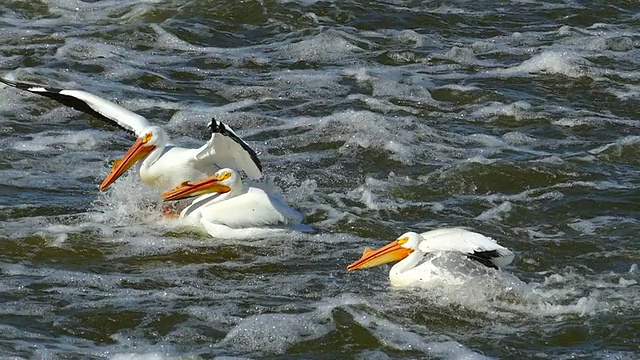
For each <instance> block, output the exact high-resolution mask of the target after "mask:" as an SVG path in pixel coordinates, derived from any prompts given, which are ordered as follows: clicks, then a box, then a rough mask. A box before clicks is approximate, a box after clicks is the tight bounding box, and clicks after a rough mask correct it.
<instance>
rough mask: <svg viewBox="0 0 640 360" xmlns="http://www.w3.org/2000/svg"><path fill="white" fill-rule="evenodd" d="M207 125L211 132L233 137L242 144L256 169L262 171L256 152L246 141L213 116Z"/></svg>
mask: <svg viewBox="0 0 640 360" xmlns="http://www.w3.org/2000/svg"><path fill="white" fill-rule="evenodd" d="M208 127H209V130H211V133H212V134H213V133H218V134H222V135H224V136H228V137H230V138H231V139H233V141H235V142H236V143H238V144H240V146H242V148H243V149H244V150H245V151H246V152H248V153H249V156H250V157H251V160H253V162H254V163H255V164H256V166H257V167H258V170H260V172H262V163H261V162H260V159H258V154H256V152H255V151H253V149H252V148H251V147H250V146H249V145H247V143H246V142H244V140H242V139H240V138H239V137H238V136H237V135H236V134H234V133H232V132H231V131H228V130H227V127H226V126H225V124H224V123H223V122H221V121H218V120H216V119H215V118H212V119H211V122H210V123H209V126H208Z"/></svg>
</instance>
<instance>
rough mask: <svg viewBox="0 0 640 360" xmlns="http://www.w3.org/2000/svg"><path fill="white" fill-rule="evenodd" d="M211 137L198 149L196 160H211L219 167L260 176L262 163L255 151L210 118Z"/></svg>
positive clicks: (229, 129) (255, 176)
mask: <svg viewBox="0 0 640 360" xmlns="http://www.w3.org/2000/svg"><path fill="white" fill-rule="evenodd" d="M209 129H210V130H211V139H210V140H209V141H207V143H206V144H204V145H203V146H202V147H200V148H199V149H198V153H197V155H196V160H198V161H206V162H213V163H215V164H216V165H217V166H218V167H219V168H231V169H234V170H236V171H239V170H243V171H244V172H245V173H246V174H247V176H249V177H250V178H253V179H259V178H261V177H262V164H261V163H260V159H258V155H257V154H256V152H255V151H254V150H253V149H252V148H251V147H250V146H249V145H248V144H247V143H246V142H244V140H242V139H241V138H240V137H239V136H238V135H236V133H235V132H234V131H233V130H232V129H231V128H230V127H229V126H228V125H225V124H224V123H222V122H220V121H217V120H216V119H211V123H210V124H209Z"/></svg>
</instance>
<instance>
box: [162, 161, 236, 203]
mask: <svg viewBox="0 0 640 360" xmlns="http://www.w3.org/2000/svg"><path fill="white" fill-rule="evenodd" d="M241 187H242V182H240V177H239V176H238V174H237V173H236V172H235V171H233V170H232V169H220V170H218V171H217V172H216V173H215V174H213V175H212V176H210V177H208V178H206V179H203V180H200V181H196V182H194V183H190V182H188V181H185V182H183V183H182V184H180V185H179V186H178V187H176V188H174V189H173V190H169V191H167V192H165V193H163V194H162V196H163V197H164V200H163V201H171V200H178V199H184V198H188V197H193V196H199V195H203V194H208V193H219V194H224V193H228V192H230V191H232V190H236V189H241Z"/></svg>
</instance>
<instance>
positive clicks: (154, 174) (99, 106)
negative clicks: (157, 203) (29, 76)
mask: <svg viewBox="0 0 640 360" xmlns="http://www.w3.org/2000/svg"><path fill="white" fill-rule="evenodd" d="M0 82H2V83H4V84H6V85H9V86H12V87H15V88H18V89H21V90H25V91H29V92H31V93H34V94H38V95H41V96H45V97H48V98H51V99H53V100H55V101H57V102H59V103H61V104H64V105H66V106H70V107H72V108H74V109H76V110H79V111H82V112H84V113H87V114H90V115H93V116H95V117H97V118H99V119H102V120H105V121H107V122H109V123H111V124H115V125H116V126H118V127H120V128H122V129H124V130H127V131H129V132H131V133H133V134H135V136H136V141H135V143H134V144H133V146H131V148H130V149H129V151H127V153H126V154H125V155H124V156H123V157H122V159H120V160H116V161H115V162H114V164H113V169H112V170H111V172H110V173H109V175H107V177H106V178H105V179H104V181H103V182H102V184H101V185H100V189H101V190H105V189H106V188H107V187H109V185H111V184H112V183H113V182H114V181H115V180H116V179H118V177H120V176H121V175H122V174H123V173H124V172H125V171H127V170H128V169H129V168H130V167H131V166H133V165H134V164H136V163H138V162H140V165H139V169H140V177H141V179H142V181H143V182H145V183H146V184H149V185H151V186H154V187H156V188H158V189H160V190H167V189H171V188H173V187H175V186H177V185H179V184H182V183H183V182H185V181H194V180H198V179H202V178H204V177H206V176H209V175H211V174H213V173H214V172H215V171H216V170H218V169H220V168H233V169H236V170H242V171H244V172H245V173H246V174H247V176H249V177H251V178H254V179H258V178H260V177H262V165H261V163H260V160H259V159H258V155H257V154H256V152H255V151H254V150H253V149H252V148H251V147H250V146H249V145H248V144H247V143H246V142H245V141H244V140H242V139H241V138H240V137H239V136H238V135H236V133H235V132H234V131H233V130H232V129H231V128H230V127H229V126H227V125H225V124H224V123H222V122H220V121H217V120H215V119H212V120H211V123H210V124H209V129H210V130H211V138H210V139H209V141H207V142H206V143H205V144H204V145H202V146H201V147H199V148H195V149H190V148H184V147H180V146H176V145H174V144H172V143H171V141H170V139H169V136H168V135H167V133H166V131H165V130H164V129H163V128H161V127H159V126H152V125H151V124H150V123H149V122H148V121H147V119H146V118H144V117H143V116H141V115H138V114H136V113H134V112H132V111H129V110H127V109H125V108H123V107H122V106H120V105H117V104H115V103H113V102H111V101H108V100H105V99H103V98H101V97H99V96H96V95H93V94H91V93H88V92H86V91H82V90H62V89H55V88H49V87H43V86H41V85H36V84H29V83H24V82H17V81H11V80H7V79H3V78H1V77H0Z"/></svg>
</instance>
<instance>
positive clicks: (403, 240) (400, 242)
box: [398, 236, 409, 245]
mask: <svg viewBox="0 0 640 360" xmlns="http://www.w3.org/2000/svg"><path fill="white" fill-rule="evenodd" d="M407 241H409V237H407V236H405V237H401V238H400V239H398V245H404V244H405V243H406V242H407Z"/></svg>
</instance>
